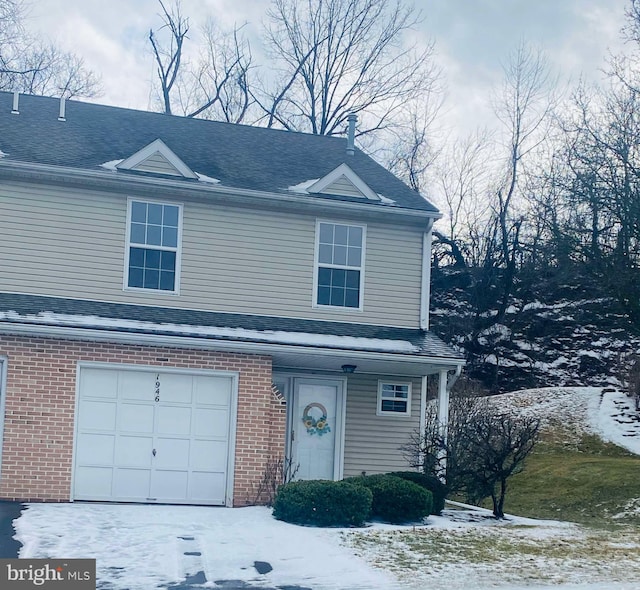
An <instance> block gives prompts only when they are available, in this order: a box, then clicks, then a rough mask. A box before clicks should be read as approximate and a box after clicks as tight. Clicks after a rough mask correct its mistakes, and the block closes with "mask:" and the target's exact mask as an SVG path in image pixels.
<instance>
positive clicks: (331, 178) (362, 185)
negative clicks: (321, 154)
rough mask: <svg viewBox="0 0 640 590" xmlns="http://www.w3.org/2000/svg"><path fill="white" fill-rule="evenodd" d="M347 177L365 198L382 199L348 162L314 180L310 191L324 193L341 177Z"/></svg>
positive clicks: (309, 188) (308, 190)
mask: <svg viewBox="0 0 640 590" xmlns="http://www.w3.org/2000/svg"><path fill="white" fill-rule="evenodd" d="M342 177H344V178H346V179H347V180H348V181H349V182H350V183H351V184H352V185H353V186H354V188H356V189H357V190H358V191H359V192H360V193H361V194H362V196H363V197H364V198H366V199H369V200H371V201H380V197H379V196H378V195H377V194H376V193H375V192H374V191H373V190H371V189H370V188H369V186H368V185H367V183H366V182H364V180H362V179H361V178H360V177H359V176H358V175H357V174H356V173H355V172H354V171H353V170H351V168H349V166H347V164H340V166H338V167H337V168H335V169H334V170H332V171H331V172H329V174H327V175H326V176H324V177H322V178H321V179H320V180H318V181H317V182H314V183H313V184H312V185H311V186H309V187H308V188H307V192H308V193H322V192H323V191H325V190H326V189H327V188H329V187H330V186H331V185H332V184H333V183H334V182H336V181H337V180H339V179H340V178H342ZM345 196H353V195H345Z"/></svg>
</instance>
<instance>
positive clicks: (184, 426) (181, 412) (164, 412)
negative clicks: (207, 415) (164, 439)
mask: <svg viewBox="0 0 640 590" xmlns="http://www.w3.org/2000/svg"><path fill="white" fill-rule="evenodd" d="M192 411H193V410H192V408H191V406H188V407H185V406H175V405H171V406H165V405H161V406H158V407H157V408H156V428H155V432H156V433H157V434H177V435H180V436H189V435H190V434H191V413H192Z"/></svg>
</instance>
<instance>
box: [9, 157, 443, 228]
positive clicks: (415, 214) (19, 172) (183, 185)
mask: <svg viewBox="0 0 640 590" xmlns="http://www.w3.org/2000/svg"><path fill="white" fill-rule="evenodd" d="M0 171H2V172H6V176H7V177H8V178H9V179H14V180H15V179H17V180H23V181H25V180H26V181H31V182H35V183H38V184H56V185H62V186H65V187H66V188H69V186H74V185H75V186H76V187H80V188H83V187H86V185H87V184H89V185H91V186H94V187H96V188H98V189H102V190H106V191H112V192H119V193H128V192H131V191H132V190H134V191H136V192H138V193H143V194H144V193H149V194H151V195H154V196H156V197H157V194H158V193H157V191H158V189H161V190H162V191H163V195H166V196H169V197H171V196H173V197H177V198H184V195H185V193H186V194H189V195H190V196H193V197H200V198H207V197H217V198H219V199H220V200H222V201H223V202H224V201H229V202H230V203H232V204H234V205H236V206H237V205H244V206H253V205H255V204H256V203H264V202H265V201H276V202H278V203H280V204H281V205H282V206H288V207H290V208H293V209H296V210H300V209H307V210H312V211H317V210H318V209H325V210H328V211H332V212H334V211H335V212H338V211H339V212H340V213H341V214H344V213H345V212H346V213H351V214H353V215H354V216H356V215H357V216H362V214H363V213H365V214H369V215H370V216H372V217H378V216H380V217H385V218H386V217H388V216H389V215H392V216H394V217H397V218H399V219H402V218H405V219H406V220H407V221H410V222H416V223H417V222H420V221H424V220H427V221H430V222H431V223H432V222H433V220H435V219H440V218H441V217H442V214H441V213H440V212H438V211H435V210H434V211H424V210H419V209H406V208H397V207H392V206H384V205H372V204H368V203H354V202H351V201H333V200H329V199H323V198H321V197H314V196H311V195H309V196H307V195H303V194H299V193H296V194H291V195H288V194H286V193H276V192H270V191H258V190H253V189H240V188H234V187H229V186H224V185H220V184H215V185H206V184H205V183H196V182H194V181H191V182H185V181H179V180H173V179H169V178H164V177H163V178H162V179H161V180H159V179H158V178H151V177H146V176H134V175H133V174H122V173H120V175H119V176H118V173H116V172H106V171H105V172H103V171H97V170H96V171H93V170H80V169H77V168H69V167H66V166H53V165H50V164H27V163H24V162H15V161H10V160H6V159H3V160H1V161H0ZM203 185H204V186H203ZM240 199H241V201H240ZM271 204H272V203H271Z"/></svg>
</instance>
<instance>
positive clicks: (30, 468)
mask: <svg viewBox="0 0 640 590" xmlns="http://www.w3.org/2000/svg"><path fill="white" fill-rule="evenodd" d="M0 355H2V356H6V357H8V363H7V365H8V366H7V367H6V369H7V390H6V401H5V425H4V440H3V447H2V471H1V477H0V498H4V499H12V500H22V501H41V500H45V501H62V502H66V501H68V500H69V498H70V494H71V470H72V455H73V433H74V412H75V392H76V378H77V375H76V372H77V362H78V361H93V362H105V363H119V364H127V365H136V364H139V365H147V366H158V367H168V368H169V367H178V368H186V369H209V370H223V371H237V372H238V373H239V385H238V419H237V432H236V453H235V480H234V505H235V506H241V505H244V504H247V503H249V502H251V500H252V499H253V497H254V490H255V488H256V485H257V482H258V481H259V480H260V477H261V475H262V472H263V469H264V466H265V464H266V463H267V461H268V459H269V457H270V456H274V455H280V454H284V444H285V428H286V426H285V414H286V412H285V411H284V410H283V406H282V404H281V402H280V401H279V400H277V399H275V398H274V396H273V395H272V392H271V358H270V357H268V356H258V355H249V354H236V353H223V352H209V351H202V350H185V349H178V348H168V347H153V346H136V345H123V344H109V343H98V342H82V341H76V340H63V339H54V338H29V337H21V336H0Z"/></svg>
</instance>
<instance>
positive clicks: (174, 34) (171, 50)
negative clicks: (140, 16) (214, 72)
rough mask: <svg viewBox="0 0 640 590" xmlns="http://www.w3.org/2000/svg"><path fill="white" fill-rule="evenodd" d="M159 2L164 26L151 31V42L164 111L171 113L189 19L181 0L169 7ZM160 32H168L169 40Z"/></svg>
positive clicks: (159, 0) (166, 35) (160, 0)
mask: <svg viewBox="0 0 640 590" xmlns="http://www.w3.org/2000/svg"><path fill="white" fill-rule="evenodd" d="M158 3H159V4H160V8H161V9H162V14H160V19H161V20H162V26H161V27H160V29H159V31H158V32H154V30H153V29H151V30H150V31H149V43H151V49H152V51H153V57H154V59H155V62H156V66H157V70H156V71H157V75H158V81H159V82H160V92H161V94H162V105H163V108H164V112H165V113H166V114H167V115H170V114H171V90H172V89H173V86H174V84H175V83H176V80H177V79H178V74H179V73H180V66H181V64H182V50H183V46H184V42H185V40H186V39H187V33H188V32H189V19H188V18H186V17H184V16H183V15H182V11H181V6H180V1H179V0H176V2H175V3H174V4H173V5H171V6H170V7H169V8H167V6H165V4H164V2H163V1H162V0H158ZM159 32H160V33H164V32H166V34H164V35H163V37H168V42H167V41H166V40H160V39H159V38H158V33H159Z"/></svg>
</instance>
